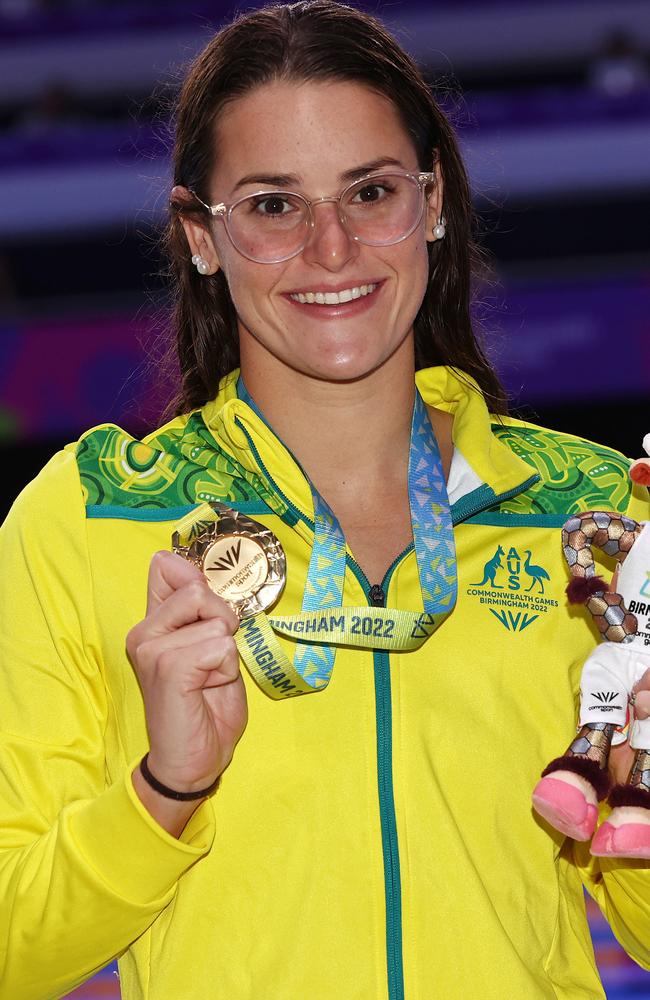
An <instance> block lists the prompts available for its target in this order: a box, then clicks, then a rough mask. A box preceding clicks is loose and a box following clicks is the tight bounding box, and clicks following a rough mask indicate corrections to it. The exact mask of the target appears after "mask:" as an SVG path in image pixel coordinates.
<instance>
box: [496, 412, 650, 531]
mask: <svg viewBox="0 0 650 1000" xmlns="http://www.w3.org/2000/svg"><path fill="white" fill-rule="evenodd" d="M492 432H493V433H494V435H495V437H497V438H498V439H499V441H501V442H502V443H503V444H505V445H507V447H508V448H510V449H511V451H513V452H514V454H515V455H517V456H518V457H519V458H521V459H523V460H524V462H527V463H528V465H530V466H531V468H533V469H535V471H537V472H538V473H539V475H540V477H541V478H540V480H539V482H538V483H536V484H535V485H534V486H532V487H531V488H530V489H528V490H527V491H526V492H525V493H522V494H520V495H519V496H516V497H513V498H512V499H511V500H506V501H504V502H503V503H502V504H501V507H500V508H499V509H500V510H503V511H508V512H512V513H516V514H563V515H564V514H567V515H568V514H575V513H579V512H580V511H584V510H600V509H604V510H619V511H626V510H627V507H628V504H629V500H630V491H631V483H630V478H629V475H628V470H629V467H630V463H629V461H628V459H626V458H625V456H623V455H621V454H620V452H618V451H614V450H613V449H612V448H605V447H604V446H602V445H598V444H592V443H591V442H590V441H585V440H583V439H582V438H577V437H573V436H572V435H570V434H562V433H561V432H559V431H552V430H547V429H546V428H544V427H535V426H530V425H520V424H516V423H515V424H500V423H499V424H494V425H493V426H492Z"/></svg>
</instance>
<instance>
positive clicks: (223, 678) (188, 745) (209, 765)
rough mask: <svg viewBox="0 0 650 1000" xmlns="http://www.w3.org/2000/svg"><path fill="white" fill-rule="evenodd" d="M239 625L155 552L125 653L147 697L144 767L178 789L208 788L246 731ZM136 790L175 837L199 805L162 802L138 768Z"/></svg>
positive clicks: (176, 560)
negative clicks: (140, 615)
mask: <svg viewBox="0 0 650 1000" xmlns="http://www.w3.org/2000/svg"><path fill="white" fill-rule="evenodd" d="M238 625H239V620H238V618H237V616H236V614H235V613H234V611H233V610H232V608H230V607H229V605H228V604H226V603H225V601H223V600H222V599H221V598H220V597H217V595H216V594H214V593H213V592H212V590H210V587H209V586H208V584H207V581H206V579H205V577H204V576H203V574H202V573H201V571H200V570H199V569H198V568H197V567H196V566H194V565H192V563H189V562H188V561H187V560H185V559H183V558H182V557H181V556H179V555H176V554H175V553H173V552H157V553H156V554H155V555H154V557H153V559H152V560H151V566H150V569H149V581H148V588H147V612H146V616H145V618H144V619H143V620H142V621H141V622H139V623H138V624H137V625H135V626H134V628H132V629H131V631H130V632H129V634H128V636H127V639H126V648H127V652H128V654H129V657H130V659H131V662H132V664H133V667H134V669H135V672H136V674H137V676H138V680H139V682H140V687H141V689H142V694H143V698H144V705H145V714H146V719H147V730H148V733H149V746H150V750H149V758H148V765H149V769H150V771H151V773H152V774H153V775H154V777H156V778H157V779H158V780H159V781H161V782H162V783H163V784H164V785H167V786H168V787H170V788H173V789H174V790H175V791H179V792H191V791H196V790H198V789H201V788H206V787H208V786H209V785H211V784H212V783H213V782H214V781H215V779H216V778H217V777H218V776H219V775H220V774H221V772H222V771H223V770H224V769H225V768H226V767H227V765H228V764H229V762H230V760H231V758H232V755H233V751H234V748H235V745H236V743H237V741H238V740H239V738H240V736H241V735H242V733H243V731H244V729H245V727H246V721H247V717H248V716H247V706H246V691H245V688H244V682H243V680H242V677H241V674H240V671H239V656H238V653H237V647H236V645H235V640H234V638H233V635H234V633H235V632H236V630H237V627H238ZM134 785H135V787H136V790H137V792H138V795H139V796H140V798H141V799H142V801H143V802H144V804H145V805H146V806H147V808H148V809H149V811H150V812H152V813H153V814H154V815H155V818H156V819H158V820H159V822H161V823H162V825H163V826H165V827H166V828H167V829H169V830H170V832H174V833H175V835H178V833H180V829H182V826H181V827H180V829H178V827H179V823H181V822H182V821H183V819H185V821H186V820H187V819H188V818H189V816H190V815H191V813H192V812H193V811H194V809H195V808H196V806H197V803H196V802H193V803H192V802H190V803H187V802H184V803H177V802H175V801H174V800H172V799H166V800H164V801H163V802H159V801H158V800H160V799H162V798H163V797H162V796H160V795H159V794H158V793H157V792H155V791H153V789H150V787H149V786H148V785H146V783H145V782H144V779H143V778H142V775H141V773H140V772H139V769H138V771H136V772H135V774H134ZM152 804H153V806H154V808H153V809H152V808H151V806H152ZM167 817H170V822H166V821H165V820H166V818H167ZM170 823H171V826H172V827H173V830H172V829H170ZM183 825H184V822H183Z"/></svg>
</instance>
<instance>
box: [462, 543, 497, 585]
mask: <svg viewBox="0 0 650 1000" xmlns="http://www.w3.org/2000/svg"><path fill="white" fill-rule="evenodd" d="M503 554H504V552H503V549H502V548H501V546H500V545H499V547H498V549H497V550H496V552H495V553H494V555H493V556H492V558H491V559H488V561H487V562H486V564H485V566H484V567H483V579H482V580H481V582H480V583H472V584H470V586H472V587H483V586H484V585H485V584H486V583H487V582H488V581H489V583H490V586H491V587H495V588H496V589H498V590H503V586H502V584H500V583H495V582H494V578H495V576H496V573H497V570H498V569H501V556H502V555H503Z"/></svg>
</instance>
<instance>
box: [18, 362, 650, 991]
mask: <svg viewBox="0 0 650 1000" xmlns="http://www.w3.org/2000/svg"><path fill="white" fill-rule="evenodd" d="M417 382H418V386H419V388H420V391H421V393H422V395H423V397H424V399H425V401H426V402H427V403H429V404H432V405H434V406H436V407H440V408H441V409H444V410H447V411H449V412H450V413H453V414H454V418H455V419H454V443H455V448H456V452H455V457H454V464H453V467H452V474H451V477H450V484H449V489H450V499H451V502H452V512H453V517H454V522H455V538H456V548H457V557H458V579H459V594H458V603H457V606H456V608H455V610H454V611H453V613H452V615H451V616H450V617H449V618H448V619H447V620H446V621H445V622H444V623H443V624H442V626H441V627H440V628H439V629H438V631H437V632H435V634H434V635H433V636H432V637H431V638H430V639H429V640H428V641H427V642H426V643H425V644H424V645H423V646H422V647H421V648H420V649H418V650H416V651H413V652H409V653H403V654H390V655H389V654H388V653H386V652H374V653H373V651H372V650H367V651H366V650H351V649H346V648H341V649H340V650H339V652H338V655H337V658H336V664H335V667H334V673H333V677H332V681H331V683H330V685H329V687H327V688H326V689H325V690H324V691H321V692H317V693H314V694H309V695H305V696H301V697H297V698H290V699H286V700H283V701H279V702H278V701H273V700H271V699H270V698H268V697H267V696H266V695H265V694H264V693H262V691H261V690H260V689H259V688H257V686H256V685H255V684H254V682H253V681H252V680H251V679H250V678H249V676H248V675H247V674H246V677H245V680H246V684H247V689H248V698H249V708H250V721H249V723H248V727H247V729H246V732H245V734H244V736H243V738H242V740H241V742H240V744H239V746H238V747H237V750H236V753H235V756H234V759H233V762H232V764H231V765H230V767H229V768H228V769H227V771H226V773H225V774H224V776H223V780H222V784H221V787H220V788H219V790H218V791H217V793H216V794H215V795H214V796H213V798H211V799H210V800H209V801H207V802H205V803H203V804H201V806H200V807H199V808H198V810H197V811H196V812H195V814H194V816H193V818H192V819H191V821H190V823H189V825H188V827H187V828H186V830H185V832H184V834H183V836H182V838H181V839H180V840H175V839H173V838H172V837H170V836H168V835H167V834H166V833H165V832H164V831H163V830H162V829H161V828H159V827H158V825H157V824H156V823H155V821H154V820H153V819H152V818H151V817H150V816H149V814H148V813H147V812H146V810H145V809H144V808H143V806H142V805H141V804H140V802H139V800H138V799H137V797H136V795H135V793H134V791H133V788H132V785H131V780H130V774H131V772H132V770H133V768H134V766H135V764H136V762H137V761H138V760H139V758H140V756H141V755H142V754H143V752H144V751H145V750H146V748H147V736H146V729H145V716H144V711H143V703H142V698H141V695H140V691H139V688H138V684H137V682H136V679H135V675H134V673H133V670H132V668H131V666H130V664H129V662H128V660H127V657H126V654H125V649H124V639H125V635H126V632H127V630H128V629H129V628H130V627H131V626H132V625H133V624H135V623H136V622H137V621H138V620H140V619H141V618H142V617H143V615H144V611H145V595H146V577H147V570H148V565H149V561H150V558H151V556H152V554H153V553H154V552H155V551H157V550H158V549H161V548H169V547H170V538H171V534H172V531H173V530H174V526H175V524H176V522H177V521H178V519H179V518H180V517H181V516H183V514H185V513H186V512H187V511H188V510H189V509H191V507H192V506H193V505H195V504H196V503H197V502H199V501H202V500H205V499H212V498H215V499H219V500H222V501H224V502H226V503H228V504H229V505H230V506H232V507H236V508H238V509H239V510H242V511H245V512H247V513H249V514H250V515H251V516H252V517H254V518H255V519H256V520H259V521H260V522H262V523H263V524H265V525H268V526H269V527H270V528H271V529H272V530H273V531H274V532H275V534H276V535H277V536H278V537H279V539H280V540H281V542H282V545H283V546H284V549H285V551H286V553H287V562H288V581H287V586H286V590H285V592H284V594H283V595H282V597H281V599H280V602H279V603H278V605H277V606H276V610H277V612H278V613H279V614H285V613H292V612H294V611H298V610H300V604H301V598H302V594H303V588H304V585H305V577H306V573H307V567H308V562H309V556H310V548H311V538H312V521H311V517H312V509H311V494H310V490H309V485H308V483H307V482H306V480H305V478H304V476H303V474H302V473H301V471H300V470H299V468H298V467H297V465H296V463H295V461H294V460H293V459H292V457H291V456H290V455H289V454H288V453H287V452H286V450H285V449H284V447H283V446H282V445H281V444H280V442H279V441H278V440H277V439H276V438H275V437H274V436H273V434H272V433H271V431H270V430H269V429H268V428H267V427H266V426H265V425H264V423H263V422H262V421H261V420H260V419H259V417H258V416H256V414H255V413H253V412H252V410H251V409H250V408H249V407H248V406H247V405H245V403H243V402H242V401H241V400H239V399H238V398H237V396H236V379H235V376H234V375H233V376H230V377H229V378H228V379H226V380H225V382H224V383H223V384H222V387H221V390H220V393H219V396H218V398H217V399H216V400H215V401H213V402H211V403H209V404H208V405H206V406H205V407H204V408H203V409H202V410H200V411H196V412H194V413H192V414H190V415H189V416H185V417H182V418H178V419H175V420H173V421H172V422H171V423H170V424H169V425H167V426H166V427H164V428H163V429H162V430H160V431H158V432H157V433H156V434H154V435H152V436H151V437H150V438H148V439H147V441H146V442H138V441H134V440H132V439H130V438H129V437H128V436H127V435H125V434H124V433H123V432H121V431H120V430H119V429H118V428H115V427H112V426H105V427H100V428H97V429H95V430H94V431H91V432H89V433H88V434H86V435H85V436H84V437H83V438H82V439H81V440H80V442H78V443H77V444H76V445H74V446H70V447H69V448H67V449H66V450H65V451H64V452H61V453H60V454H58V455H57V456H55V457H54V458H53V459H52V461H51V462H50V463H49V464H48V465H47V466H46V468H45V469H44V470H43V472H42V473H41V474H40V475H39V476H38V478H37V479H36V480H35V481H34V482H33V483H32V484H31V485H30V486H29V487H28V488H27V489H26V490H25V491H24V492H23V494H22V495H21V497H20V498H19V499H18V501H17V502H16V504H15V505H14V508H13V510H12V512H11V514H10V516H9V518H8V520H7V522H6V524H5V526H4V528H3V530H2V533H1V544H0V552H1V557H0V565H1V566H2V584H1V597H0V608H1V615H2V622H1V627H0V678H1V681H0V684H1V696H0V900H1V901H2V903H1V909H0V997H1V998H2V1000H43V998H46V997H58V996H60V995H62V994H64V993H66V992H67V991H68V990H70V989H72V988H73V987H74V986H75V985H76V984H78V983H80V982H81V981H82V980H84V979H85V978H86V977H88V976H90V975H91V974H92V973H93V972H94V971H96V970H97V969H99V968H100V967H102V966H103V965H104V964H106V963H107V962H108V961H109V960H111V959H112V958H113V957H115V956H120V975H121V986H122V993H123V997H124V998H125V1000H143V998H146V1000H213V998H214V1000H399V998H406V1000H474V998H476V1000H511V998H512V1000H542V998H548V1000H551V998H553V1000H579V998H584V1000H592V998H596V997H602V996H603V992H602V987H601V985H600V982H599V978H598V975H597V972H596V970H595V966H594V957H593V952H592V946H591V942H590V938H589V933H588V928H587V924H586V921H585V912H584V902H583V894H582V885H583V883H584V884H585V885H586V886H587V888H588V890H589V892H590V893H592V894H593V895H594V896H595V898H596V899H597V901H598V903H599V904H600V906H601V907H602V908H603V910H604V911H605V913H606V915H607V917H608V919H609V920H610V922H611V924H612V926H613V928H614V931H615V933H616V935H617V936H618V938H619V939H620V941H621V942H622V944H623V946H624V947H625V948H626V950H627V951H628V952H629V953H630V954H631V955H632V956H633V957H634V958H635V959H636V960H637V961H638V962H639V963H641V964H642V965H644V966H646V967H648V965H649V964H650V871H649V870H648V867H649V866H648V864H647V863H644V862H634V861H609V862H604V861H599V860H597V859H593V858H591V856H590V854H589V851H588V845H578V844H575V843H573V842H571V841H565V840H563V838H562V837H561V836H560V835H559V834H557V833H555V832H554V831H552V830H550V829H549V828H546V827H545V826H544V825H543V823H542V822H541V821H540V820H538V819H537V818H536V817H535V816H534V815H533V813H532V811H531V805H530V795H531V790H532V788H533V786H534V784H535V781H536V779H537V777H538V775H539V773H540V771H541V769H542V767H543V766H544V765H545V764H546V763H547V762H548V761H549V760H550V759H551V758H552V757H554V756H556V755H557V754H559V753H561V752H562V751H563V750H564V749H565V747H566V745H567V744H568V742H569V740H570V739H571V737H572V734H573V733H574V731H575V723H576V707H575V701H576V692H577V689H578V681H579V674H580V668H581V665H582V663H583V661H584V659H585V658H586V656H587V655H588V653H589V651H590V650H591V649H592V648H593V646H594V644H595V642H596V641H597V640H596V636H595V634H594V632H593V629H592V627H591V625H590V622H589V620H588V619H589V616H588V615H587V614H586V613H585V611H584V609H580V608H578V609H575V608H573V609H569V608H568V607H567V605H566V600H565V597H564V588H565V586H566V582H567V579H568V574H567V571H566V568H565V566H564V563H563V559H562V553H561V545H560V533H559V527H560V525H561V524H562V523H563V522H564V520H565V519H566V518H567V517H568V515H569V514H570V513H572V512H575V511H581V510H586V509H591V508H606V509H618V510H625V511H627V512H628V513H629V514H630V515H631V516H633V517H635V518H637V520H641V519H648V518H649V517H650V509H649V506H648V500H647V494H646V495H645V498H644V497H643V495H642V492H641V491H638V492H636V495H635V494H634V493H633V492H632V491H631V486H630V483H629V480H628V478H627V462H626V461H625V460H624V459H623V458H622V457H621V456H620V455H618V454H617V453H615V452H612V451H610V450H608V449H605V448H602V447H599V446H596V445H593V444H591V443H588V442H585V441H582V440H578V439H576V438H572V437H569V436H567V435H563V434H559V433H557V432H555V431H548V430H544V429H541V428H538V427H534V426H531V425H528V424H524V423H522V422H520V421H517V420H511V419H504V420H502V421H498V420H494V419H493V420H491V419H490V417H489V415H488V413H487V411H486V409H485V406H484V403H483V401H482V399H481V397H480V395H479V394H478V392H476V391H475V390H474V389H472V388H471V386H470V385H469V384H468V382H467V381H466V380H464V379H462V378H459V377H458V376H457V374H455V373H454V372H453V371H452V370H450V369H446V368H434V369H429V370H427V371H423V372H420V373H418V376H417ZM359 446H360V447H363V442H359ZM636 489H638V488H635V490H636ZM607 569H611V566H609V567H605V571H607ZM371 584H381V587H382V589H383V591H384V594H385V599H386V604H387V606H388V607H394V608H402V609H410V610H421V607H422V605H421V603H420V601H421V598H420V590H419V586H418V579H417V572H416V565H415V559H414V554H413V551H412V548H411V549H409V550H407V552H405V553H404V555H403V556H402V557H401V558H400V559H398V560H396V562H395V563H394V565H393V566H391V568H390V569H389V571H388V572H387V574H386V577H385V579H384V580H383V581H375V580H371V581H368V580H366V579H365V578H364V577H363V575H362V574H361V572H360V571H359V569H358V568H357V567H356V564H355V563H354V561H353V560H352V559H351V557H350V558H349V559H348V570H347V572H346V580H345V593H344V603H345V604H348V605H360V604H364V603H367V601H368V592H369V589H370V585H371ZM280 641H281V643H282V644H283V645H284V648H285V650H286V651H287V652H289V653H291V655H292V654H293V648H294V647H293V646H292V642H291V640H289V639H287V638H281V639H280Z"/></svg>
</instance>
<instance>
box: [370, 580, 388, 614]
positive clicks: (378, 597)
mask: <svg viewBox="0 0 650 1000" xmlns="http://www.w3.org/2000/svg"><path fill="white" fill-rule="evenodd" d="M368 600H369V601H370V604H371V605H372V607H373V608H383V607H385V605H386V595H385V593H384V588H383V587H382V586H381V585H380V584H378V583H373V585H372V587H371V588H370V590H369V591H368Z"/></svg>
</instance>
